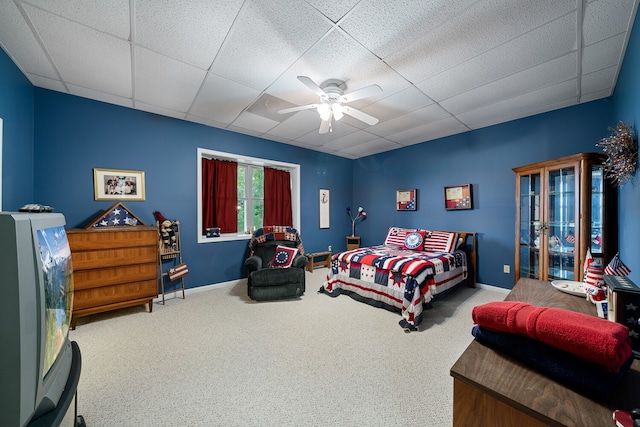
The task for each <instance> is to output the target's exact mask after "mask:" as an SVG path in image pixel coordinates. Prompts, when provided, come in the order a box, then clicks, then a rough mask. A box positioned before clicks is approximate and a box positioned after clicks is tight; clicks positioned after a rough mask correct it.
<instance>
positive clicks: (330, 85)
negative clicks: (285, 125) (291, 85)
mask: <svg viewBox="0 0 640 427" xmlns="http://www.w3.org/2000/svg"><path fill="white" fill-rule="evenodd" d="M298 80H300V81H301V82H302V83H304V85H305V86H307V87H308V88H309V89H311V90H312V91H313V92H314V93H315V94H316V95H318V96H319V97H320V102H319V103H315V104H308V105H301V106H299V107H291V108H285V109H282V110H279V111H278V113H279V114H287V113H294V112H296V111H302V110H310V109H314V108H315V109H316V110H317V111H318V114H320V118H321V119H322V122H321V123H320V129H319V130H318V133H327V132H331V131H332V128H331V123H332V121H333V120H334V119H335V120H340V119H341V118H342V117H343V116H344V115H345V114H347V115H349V116H351V117H353V118H355V119H358V120H360V121H361V122H364V123H366V124H368V125H371V126H373V125H375V124H376V123H378V119H376V118H375V117H373V116H371V115H369V114H367V113H365V112H363V111H360V110H356V109H355V108H353V107H349V106H348V105H344V104H346V103H348V102H351V101H356V100H358V99H363V98H368V97H370V96H373V95H377V94H378V93H381V92H382V89H381V88H380V86H378V85H370V86H367V87H363V88H362V89H358V90H356V91H353V92H350V93H344V91H343V90H342V88H340V85H341V84H342V82H341V81H339V80H329V81H327V82H326V83H325V84H324V85H323V87H320V86H318V85H317V84H316V83H315V82H314V81H313V80H311V79H310V78H309V77H307V76H298Z"/></svg>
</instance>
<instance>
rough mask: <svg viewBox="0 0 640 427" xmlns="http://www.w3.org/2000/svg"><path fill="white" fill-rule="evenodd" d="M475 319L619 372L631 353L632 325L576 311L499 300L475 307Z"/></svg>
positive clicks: (485, 324)
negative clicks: (630, 333) (630, 331)
mask: <svg viewBox="0 0 640 427" xmlns="http://www.w3.org/2000/svg"><path fill="white" fill-rule="evenodd" d="M471 317H472V318H473V322H474V323H476V324H478V325H480V326H482V327H484V328H487V329H491V330H494V331H497V332H509V333H512V334H518V335H522V336H525V337H529V338H532V339H535V340H538V341H540V342H543V343H545V344H548V345H551V346H554V347H556V348H559V349H561V350H563V351H566V352H567V353H571V354H573V355H575V356H578V357H581V358H583V359H586V360H590V361H592V362H594V363H597V364H598V365H601V366H602V367H604V368H605V369H607V370H608V371H612V372H618V371H619V370H620V368H621V367H622V365H623V364H624V362H625V361H626V360H627V359H629V357H630V356H631V339H630V338H629V328H627V327H626V326H624V325H621V324H619V323H615V322H611V321H609V320H605V319H600V318H598V317H595V316H589V315H587V314H582V313H576V312H575V311H569V310H562V309H559V308H549V307H537V306H535V305H531V304H527V303H523V302H518V301H499V302H491V303H488V304H484V305H480V306H477V307H474V308H473V311H472V313H471Z"/></svg>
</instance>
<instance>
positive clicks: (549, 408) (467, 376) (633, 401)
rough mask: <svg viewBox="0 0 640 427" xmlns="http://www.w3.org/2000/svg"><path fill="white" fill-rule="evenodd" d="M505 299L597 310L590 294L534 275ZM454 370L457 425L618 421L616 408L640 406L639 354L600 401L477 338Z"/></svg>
mask: <svg viewBox="0 0 640 427" xmlns="http://www.w3.org/2000/svg"><path fill="white" fill-rule="evenodd" d="M505 300H507V301H523V302H528V303H530V304H534V305H538V306H546V307H556V308H562V309H566V310H572V311H577V312H580V313H585V314H590V315H593V316H595V315H596V309H595V306H594V305H593V304H591V303H590V302H588V301H587V300H586V299H584V298H581V297H577V296H573V295H569V294H565V293H562V292H560V291H558V290H556V289H555V288H554V287H553V286H551V284H550V283H549V282H543V281H539V280H534V279H520V281H519V282H518V283H517V284H516V285H515V287H514V288H513V290H512V291H511V292H510V293H509V295H507V297H506V298H505ZM461 333H470V331H465V332H461ZM451 376H453V426H454V427H459V426H474V427H477V426H492V427H500V426H505V427H507V426H508V427H511V426H576V427H578V426H579V427H590V426H594V427H601V426H614V425H615V423H614V422H613V419H612V413H613V411H614V410H615V409H625V410H629V411H630V410H632V409H634V408H637V407H640V400H638V396H640V360H634V362H633V364H632V365H631V370H630V371H629V372H627V373H626V374H625V375H624V377H623V379H622V381H621V382H620V384H618V387H617V388H616V390H615V392H614V393H613V394H612V396H610V398H609V399H606V400H605V399H602V400H597V401H596V400H592V399H589V398H588V397H585V396H583V395H581V394H579V393H577V392H575V391H573V390H571V389H569V388H567V387H565V386H563V385H561V384H559V383H557V382H555V381H553V380H552V379H550V378H548V377H546V376H544V375H542V374H539V373H538V372H537V371H534V370H532V369H529V368H528V367H527V366H525V365H523V364H522V363H519V362H517V361H515V359H512V358H510V357H508V356H505V355H502V354H501V353H499V352H497V351H495V350H492V349H490V348H488V347H485V346H483V345H482V344H479V343H478V342H476V341H473V342H472V343H471V344H470V345H469V347H467V349H466V350H465V351H464V353H463V354H462V356H460V358H459V359H458V361H457V362H456V363H455V364H454V365H453V367H452V368H451Z"/></svg>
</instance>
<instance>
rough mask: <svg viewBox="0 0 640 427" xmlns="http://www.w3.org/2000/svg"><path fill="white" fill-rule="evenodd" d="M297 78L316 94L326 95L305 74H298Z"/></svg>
mask: <svg viewBox="0 0 640 427" xmlns="http://www.w3.org/2000/svg"><path fill="white" fill-rule="evenodd" d="M298 80H300V81H301V82H302V83H304V85H305V86H306V87H308V88H309V89H311V90H312V91H313V92H314V93H315V94H316V95H318V96H320V97H322V96H327V94H326V93H325V92H324V91H323V90H322V89H321V88H320V86H318V85H317V84H316V83H315V82H314V81H313V80H311V79H310V78H309V77H307V76H298Z"/></svg>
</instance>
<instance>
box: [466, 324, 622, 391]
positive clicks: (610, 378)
mask: <svg viewBox="0 0 640 427" xmlns="http://www.w3.org/2000/svg"><path fill="white" fill-rule="evenodd" d="M471 334H472V335H473V336H474V337H475V339H476V341H478V342H479V343H481V344H484V345H486V346H487V347H491V348H493V349H495V350H498V351H500V352H502V353H504V354H506V355H508V356H511V357H513V358H514V359H516V360H519V361H520V362H522V363H524V364H525V365H527V366H530V367H531V368H533V369H535V370H536V371H538V372H540V373H541V374H543V375H546V376H548V377H549V378H551V379H553V380H555V381H557V382H559V383H562V384H564V385H566V386H568V387H570V388H572V389H574V390H575V391H577V392H579V393H581V394H584V395H587V396H589V397H592V398H597V399H602V398H607V397H609V395H611V393H612V392H613V391H614V390H615V387H616V385H617V384H618V382H619V381H620V379H621V378H622V376H623V374H624V373H625V372H626V371H628V370H629V368H630V367H631V363H632V362H633V355H632V356H631V357H630V358H629V359H628V360H627V361H626V362H625V363H624V365H623V366H622V368H621V369H620V371H618V372H617V373H613V372H607V371H605V370H604V369H602V367H600V366H599V365H597V364H595V363H593V362H590V361H587V360H585V359H581V358H580V357H577V356H574V355H573V354H570V353H567V352H565V351H562V350H560V349H558V348H556V347H552V346H550V345H547V344H545V343H543V342H540V341H536V340H534V339H531V338H527V337H524V336H522V335H516V334H510V333H507V332H495V331H491V330H488V329H485V328H483V327H481V326H477V325H476V326H474V327H473V329H472V331H471Z"/></svg>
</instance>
